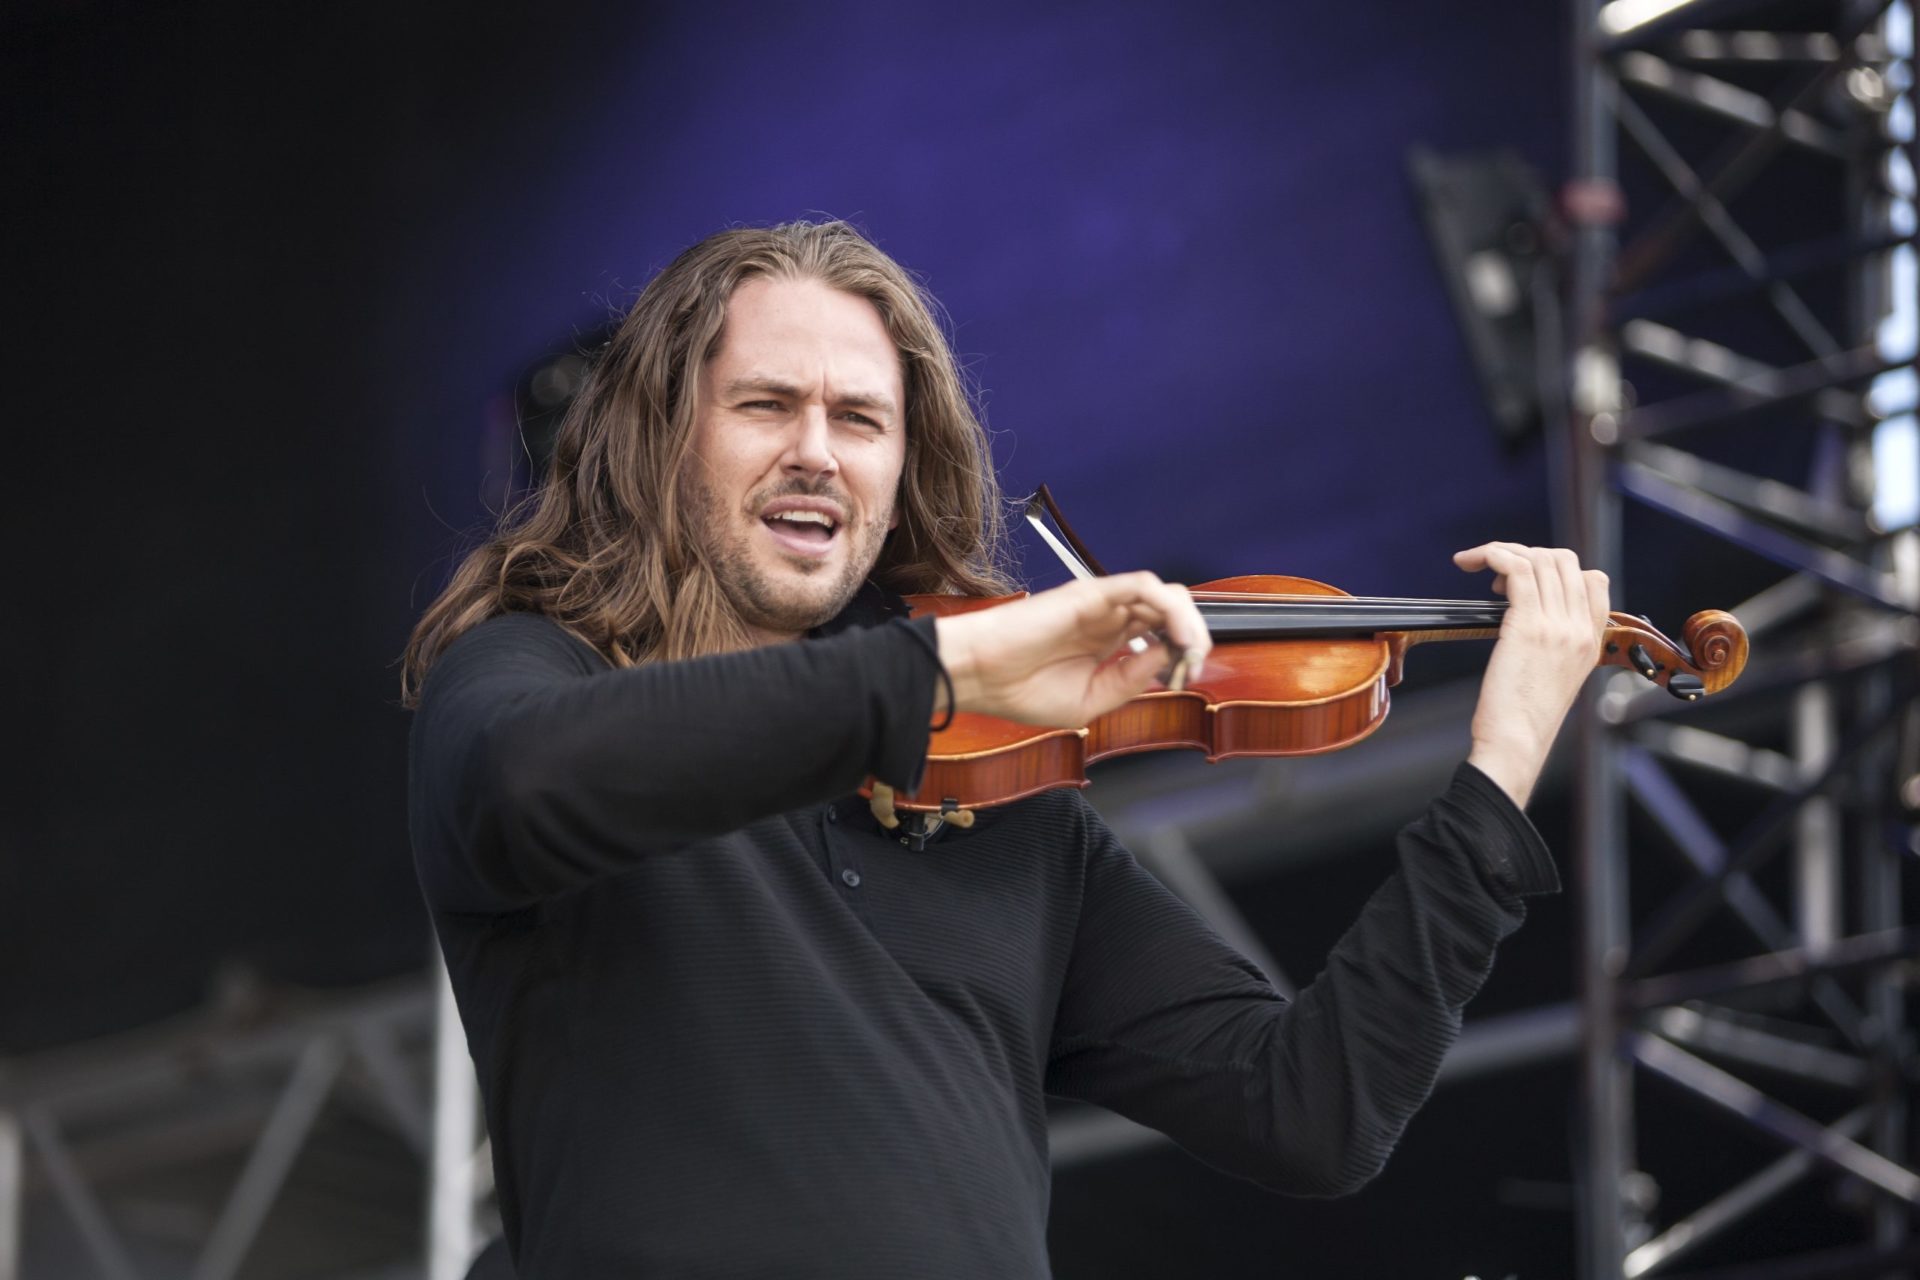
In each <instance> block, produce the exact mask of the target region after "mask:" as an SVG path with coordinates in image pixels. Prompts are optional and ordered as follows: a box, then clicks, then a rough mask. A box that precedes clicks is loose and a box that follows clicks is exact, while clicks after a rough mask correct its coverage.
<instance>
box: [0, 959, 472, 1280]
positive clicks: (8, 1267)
mask: <svg viewBox="0 0 1920 1280" xmlns="http://www.w3.org/2000/svg"><path fill="white" fill-rule="evenodd" d="M451 1007H452V1000H451V994H450V993H449V992H448V991H447V989H446V985H445V978H444V975H443V974H440V973H437V972H436V973H434V974H429V975H423V976H421V977H418V978H411V979H407V980H403V981H397V982H390V983H382V984H378V985H376V986H373V987H368V988H362V989H359V990H356V991H353V992H349V993H342V994H334V995H326V996H316V995H314V994H312V993H305V994H292V993H277V992H272V991H268V990H265V989H262V988H260V987H258V986H257V985H254V984H251V983H247V982H237V983H233V984H229V986H228V989H227V990H226V992H225V993H224V994H223V995H222V996H221V997H220V998H218V999H216V1001H215V1002H214V1004H213V1005H212V1006H211V1007H209V1008H208V1009H206V1010H203V1011H200V1012H197V1013H194V1014H191V1015H187V1016H185V1017H183V1018H181V1019H178V1020H176V1021H174V1022H172V1023H169V1024H166V1025H162V1026H158V1027H152V1028H148V1029H145V1030H142V1031H137V1032H132V1033H129V1034H127V1035H123V1036H116V1037H113V1038H111V1039H109V1040H106V1041H101V1042H97V1043H91V1044H83V1045H77V1046H73V1047H70V1048H63V1049H59V1050H54V1051H49V1052H46V1053H42V1054H37V1055H33V1056H30V1057H24V1058H15V1059H12V1060H10V1061H6V1062H0V1280H19V1278H20V1277H22V1276H25V1275H28V1274H29V1272H28V1271H27V1269H26V1268H25V1260H26V1259H28V1258H32V1257H36V1256H37V1258H38V1260H39V1266H38V1268H37V1270H36V1271H35V1272H34V1274H39V1275H47V1276H52V1275H61V1276H86V1275H93V1276H102V1277H108V1278H109V1280H133V1278H135V1277H140V1276H157V1275H164V1276H175V1275H185V1276H191V1277H192V1280H227V1278H228V1277H232V1276H235V1275H238V1274H242V1272H243V1269H244V1270H249V1271H252V1272H253V1273H255V1274H262V1273H264V1272H270V1271H274V1270H276V1269H278V1266H279V1265H280V1264H284V1263H285V1262H286V1258H285V1257H284V1256H282V1257H280V1258H279V1259H278V1262H276V1259H275V1257H274V1256H270V1251H269V1250H268V1249H267V1245H268V1244H269V1242H268V1241H266V1240H264V1239H263V1228H264V1227H266V1226H267V1224H268V1221H269V1218H270V1216H272V1215H274V1214H275V1212H276V1209H278V1210H279V1212H282V1213H286V1214H289V1215H291V1216H292V1217H295V1218H299V1219H301V1220H302V1224H303V1225H305V1226H307V1227H309V1228H312V1229H318V1230H320V1231H323V1232H328V1233H331V1234H334V1235H339V1234H342V1233H344V1232H346V1231H348V1230H351V1229H356V1228H357V1229H360V1230H363V1231H364V1230H365V1229H366V1228H367V1226H368V1222H369V1214H378V1215H381V1217H382V1223H381V1225H382V1226H383V1227H384V1228H385V1229H386V1231H387V1233H389V1234H391V1233H393V1232H394V1230H395V1229H396V1228H397V1229H398V1232H399V1233H400V1235H401V1240H400V1241H399V1242H396V1243H397V1244H398V1248H397V1249H389V1250H388V1251H387V1252H388V1253H389V1254H390V1256H389V1257H388V1258H387V1259H386V1260H385V1261H384V1262H382V1263H381V1264H380V1269H379V1270H375V1271H368V1270H366V1269H365V1267H364V1265H360V1266H357V1267H350V1268H347V1269H346V1270H345V1272H344V1274H345V1275H349V1276H351V1277H353V1280H402V1278H404V1280H417V1278H418V1277H420V1276H422V1275H423V1274H425V1275H429V1276H431V1277H433V1280H443V1278H444V1277H458V1276H460V1275H463V1274H464V1273H465V1270H466V1266H467V1263H468V1261H469V1260H470V1258H471V1257H472V1251H473V1248H474V1246H475V1242H476V1241H478V1240H480V1239H483V1238H484V1233H487V1232H489V1231H497V1230H498V1224H497V1221H493V1222H489V1220H488V1216H487V1215H488V1210H487V1207H486V1197H487V1195H488V1194H489V1193H490V1191H491V1168H490V1164H489V1162H488V1160H487V1158H486V1153H485V1151H484V1148H482V1149H481V1150H479V1151H478V1152H476V1149H475V1144H476V1140H477V1135H478V1128H479V1124H478V1116H477V1109H476V1103H475V1094H476V1089H475V1085H474V1080H473V1068H472V1065H471V1063H470V1062H469V1061H468V1059H467V1054H466V1045H465V1041H464V1038H463V1037H462V1036H461V1034H460V1031H459V1025H458V1021H457V1019H454V1018H451V1017H450V1013H451ZM449 1024H450V1028H451V1029H450V1032H449V1033H447V1034H436V1030H437V1028H438V1027H440V1026H444V1025H449ZM454 1055H457V1056H454ZM328 1116H335V1117H341V1116H344V1117H348V1118H350V1119H351V1120H352V1121H355V1122H366V1123H370V1124H371V1125H372V1126H374V1127H375V1128H376V1129H378V1130H380V1131H381V1132H383V1133H384V1134H386V1135H388V1137H387V1139H386V1140H385V1141H384V1143H383V1149H393V1150H400V1151H404V1152H406V1153H409V1154H410V1155H411V1157H412V1160H413V1162H414V1164H413V1168H414V1169H415V1170H416V1175H415V1176H416V1177H417V1179H418V1180H417V1181H415V1182H414V1184H413V1185H414V1187H415V1188H426V1189H428V1194H427V1195H426V1196H425V1197H424V1198H425V1199H426V1200H427V1202H428V1203H429V1205H430V1216H431V1219H432V1221H431V1230H430V1232H429V1233H428V1234H427V1236H426V1237H425V1238H423V1237H422V1236H421V1235H420V1234H419V1232H418V1230H417V1225H416V1223H415V1221H414V1220H412V1219H411V1218H409V1217H407V1216H405V1215H406V1214H407V1213H408V1210H407V1209H406V1207H405V1206H404V1205H391V1204H386V1203H382V1201H390V1200H392V1199H394V1198H395V1197H394V1196H393V1194H392V1188H391V1187H390V1186H387V1185H384V1184H380V1185H373V1184H372V1183H371V1179H369V1178H368V1177H367V1174H368V1170H367V1169H366V1168H365V1167H364V1165H365V1162H366V1161H368V1160H369V1159H372V1160H376V1161H385V1160H387V1159H389V1158H390V1157H388V1156H386V1155H384V1154H381V1153H378V1152H376V1153H374V1154H373V1155H371V1156H369V1154H368V1153H367V1152H366V1151H364V1150H358V1149H354V1150H351V1151H349V1150H346V1149H344V1148H343V1149H339V1150H335V1151H334V1152H333V1153H332V1158H331V1159H327V1158H326V1157H327V1156H328V1147H329V1144H330V1139H329V1138H328V1136H327V1135H326V1132H325V1128H326V1125H325V1119H326V1117H328ZM316 1155H318V1156H319V1157H321V1160H320V1163H321V1164H322V1165H323V1168H322V1170H321V1176H319V1177H316V1178H315V1179H314V1180H313V1186H310V1187H309V1188H308V1190H307V1193H306V1194H304V1195H301V1196H299V1197H298V1198H299V1203H298V1204H289V1203H288V1201H289V1194H290V1188H291V1187H293V1186H294V1185H295V1184H296V1183H297V1181H298V1177H297V1174H296V1166H297V1165H299V1164H300V1163H301V1162H302V1160H303V1158H304V1159H307V1160H312V1159H314V1157H315V1156H316ZM406 1176H407V1175H406V1174H405V1173H404V1172H402V1173H401V1177H402V1179H405V1178H406ZM209 1181H212V1182H213V1183H214V1184H215V1186H216V1188H218V1187H221V1186H224V1193H223V1194H216V1195H214V1196H213V1197H211V1199H213V1200H214V1201H216V1202H217V1203H215V1204H212V1205H209V1204H208V1203H207V1201H208V1199H209V1197H207V1196H206V1195H205V1194H204V1192H205V1190H206V1185H205V1184H206V1183H208V1182H209ZM403 1185H404V1182H403ZM323 1193H324V1194H326V1195H327V1196H328V1197H329V1200H328V1203H331V1204H332V1205H333V1206H334V1208H335V1209H336V1210H337V1211H338V1212H337V1214H336V1213H334V1212H331V1211H329V1210H328V1209H327V1208H326V1207H325V1206H324V1205H323V1204H320V1203H317V1202H316V1197H317V1195H319V1194H323ZM408 1199H409V1200H410V1199H411V1197H408ZM281 1206H285V1207H284V1208H282V1207H281ZM396 1214H398V1215H400V1216H399V1217H398V1218H397V1219H396ZM290 1234H297V1233H290ZM54 1236H58V1237H59V1239H60V1240H61V1241H62V1242H63V1243H62V1245H61V1246H59V1247H54V1246H51V1245H49V1240H50V1239H51V1238H52V1237H54ZM36 1237H40V1238H39V1239H38V1240H37V1241H36ZM409 1239H410V1240H411V1241H412V1242H413V1243H407V1241H408V1240H409ZM35 1243H38V1244H39V1245H40V1246H41V1247H40V1248H39V1249H38V1250H35V1249H33V1248H30V1247H29V1246H31V1245H33V1244H35ZM286 1247H287V1246H286V1245H285V1244H284V1243H283V1244H282V1246H281V1250H282V1254H283V1255H284V1252H285V1249H286ZM295 1247H298V1246H295ZM342 1252H343V1253H352V1252H353V1250H351V1249H347V1250H343V1251H342ZM361 1252H363V1253H364V1252H367V1251H366V1250H364V1249H363V1250H361ZM375 1252H379V1250H375ZM324 1257H325V1255H324V1254H323V1255H321V1257H320V1258H316V1257H315V1256H314V1255H312V1254H307V1255H304V1256H302V1257H301V1259H300V1262H301V1265H302V1269H303V1270H308V1271H310V1270H311V1269H312V1268H313V1267H314V1266H315V1265H325V1263H324ZM423 1259H424V1260H425V1262H426V1264H427V1265H426V1266H424V1267H423V1266H422V1265H421V1262H422V1260H423Z"/></svg>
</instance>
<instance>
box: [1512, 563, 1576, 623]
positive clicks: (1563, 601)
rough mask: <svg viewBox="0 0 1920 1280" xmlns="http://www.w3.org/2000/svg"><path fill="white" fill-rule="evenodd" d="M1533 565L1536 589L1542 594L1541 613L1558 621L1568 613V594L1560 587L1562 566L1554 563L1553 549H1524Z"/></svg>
mask: <svg viewBox="0 0 1920 1280" xmlns="http://www.w3.org/2000/svg"><path fill="white" fill-rule="evenodd" d="M1521 550H1522V551H1523V552H1525V554H1526V557H1527V561H1528V562H1529V563H1530V564H1532V565H1533V585H1534V589H1535V590H1536V591H1538V592H1539V593H1540V612H1541V613H1543V614H1545V615H1546V616H1547V617H1548V618H1551V619H1553V620H1554V621H1556V622H1557V621H1558V620H1559V619H1560V618H1561V616H1562V615H1564V614H1565V613H1566V611H1567V598H1566V597H1567V593H1566V591H1565V589H1564V588H1562V587H1561V585H1560V566H1559V565H1557V564H1555V563H1554V560H1553V549H1552V548H1551V547H1522V548H1521Z"/></svg>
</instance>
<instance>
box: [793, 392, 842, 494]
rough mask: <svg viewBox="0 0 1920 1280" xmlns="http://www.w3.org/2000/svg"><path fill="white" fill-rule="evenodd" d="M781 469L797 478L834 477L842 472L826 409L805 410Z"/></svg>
mask: <svg viewBox="0 0 1920 1280" xmlns="http://www.w3.org/2000/svg"><path fill="white" fill-rule="evenodd" d="M781 465H782V466H783V467H784V468H785V469H786V470H787V471H788V472H790V473H794V474H806V475H826V476H830V475H833V474H834V473H835V472H837V471H839V470H840V460H839V459H838V458H836V457H835V456H834V453H833V430H832V427H831V424H829V423H828V422H827V411H826V409H825V408H824V407H823V406H820V405H812V404H810V405H807V406H805V407H804V408H803V409H802V410H801V412H800V414H799V418H798V424H797V425H796V427H795V429H794V433H793V436H792V438H791V439H790V440H789V441H788V443H787V453H786V457H784V458H782V459H781Z"/></svg>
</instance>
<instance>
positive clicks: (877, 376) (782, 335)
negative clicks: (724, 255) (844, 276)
mask: <svg viewBox="0 0 1920 1280" xmlns="http://www.w3.org/2000/svg"><path fill="white" fill-rule="evenodd" d="M706 373H707V376H708V378H710V379H713V380H714V381H716V382H717V383H718V384H719V389H720V390H721V392H722V394H725V393H726V392H727V390H728V389H740V390H768V391H771V390H779V389H783V388H784V389H785V390H787V391H791V392H801V391H809V390H812V389H814V386H815V384H818V383H819V382H820V381H821V380H822V378H823V377H824V378H825V380H826V382H827V383H828V387H827V390H828V391H830V392H831V393H833V394H834V395H835V396H836V398H842V399H844V398H849V397H855V398H859V399H864V400H867V401H871V402H875V403H882V402H884V403H888V404H891V403H892V401H893V399H894V398H895V397H896V396H897V395H898V394H899V390H900V387H901V385H902V371H901V359H900V351H899V348H898V347H897V346H896V345H895V344H894V341H893V337H892V335H891V334H889V333H888V332H887V327H886V323H885V321H884V320H882V319H881V316H880V311H879V308H877V307H876V306H874V304H873V303H872V302H871V301H870V300H869V299H866V298H863V297H861V296H859V295H858V294H852V293H846V292H843V291H842V290H839V289H835V288H833V287H831V286H830V285H827V284H825V283H824V282H822V281H818V280H787V279H775V278H771V277H764V276H761V277H755V278H753V279H750V280H747V281H745V282H744V283H742V284H741V285H740V287H739V288H737V289H735V290H734V292H733V296H732V297H730V298H729V299H727V312H726V318H725V320H724V322H723V323H722V325H721V329H720V333H719V341H718V343H717V344H716V346H715V348H714V352H713V358H712V359H711V360H710V361H709V362H708V365H707V370H706Z"/></svg>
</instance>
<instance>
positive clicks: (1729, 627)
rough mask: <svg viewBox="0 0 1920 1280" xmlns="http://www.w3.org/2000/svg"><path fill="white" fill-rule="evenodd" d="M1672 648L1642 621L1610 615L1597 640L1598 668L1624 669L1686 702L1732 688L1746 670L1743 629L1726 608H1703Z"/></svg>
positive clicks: (1656, 630)
mask: <svg viewBox="0 0 1920 1280" xmlns="http://www.w3.org/2000/svg"><path fill="white" fill-rule="evenodd" d="M1680 634H1681V636H1682V637H1683V640H1682V642H1679V643H1676V642H1675V641H1673V640H1671V639H1669V638H1668V637H1666V636H1664V635H1662V634H1661V633H1660V630H1659V628H1657V627H1655V626H1654V625H1653V624H1652V623H1651V622H1648V621H1647V620H1646V619H1645V618H1638V617H1635V616H1634V615H1632V614H1630V613H1614V614H1611V615H1609V618H1608V622H1607V629H1606V632H1605V633H1604V634H1603V635H1602V636H1601V639H1600V644H1601V654H1600V665H1601V666H1603V667H1625V668H1628V669H1630V670H1634V671H1638V672H1639V673H1640V674H1641V675H1643V676H1645V677H1646V678H1647V679H1649V680H1651V681H1653V682H1654V683H1655V684H1657V685H1659V686H1660V687H1661V688H1663V689H1665V690H1666V691H1667V692H1668V693H1670V694H1672V695H1673V696H1674V697H1676V698H1679V699H1682V700H1683V701H1686V702H1695V701H1698V700H1699V699H1700V698H1701V697H1703V696H1705V695H1706V694H1709V693H1718V692H1720V691H1721V690H1722V689H1724V688H1726V687H1727V686H1728V685H1730V684H1732V683H1733V682H1734V680H1735V679H1736V678H1738V676H1739V675H1740V673H1741V671H1743V670H1745V669H1746V665H1747V630H1746V628H1745V627H1743V626H1741V625H1740V620H1739V619H1738V618H1736V617H1734V616H1733V615H1732V614H1730V613H1728V612H1727V611H1726V610H1724V609H1704V610H1702V611H1701V612H1699V613H1696V614H1694V615H1693V616H1692V617H1691V618H1688V619H1687V625H1686V627H1685V628H1684V629H1683V630H1682V631H1681V633H1680Z"/></svg>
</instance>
